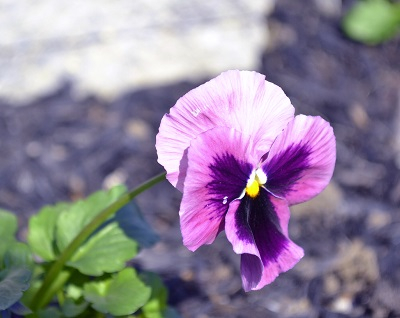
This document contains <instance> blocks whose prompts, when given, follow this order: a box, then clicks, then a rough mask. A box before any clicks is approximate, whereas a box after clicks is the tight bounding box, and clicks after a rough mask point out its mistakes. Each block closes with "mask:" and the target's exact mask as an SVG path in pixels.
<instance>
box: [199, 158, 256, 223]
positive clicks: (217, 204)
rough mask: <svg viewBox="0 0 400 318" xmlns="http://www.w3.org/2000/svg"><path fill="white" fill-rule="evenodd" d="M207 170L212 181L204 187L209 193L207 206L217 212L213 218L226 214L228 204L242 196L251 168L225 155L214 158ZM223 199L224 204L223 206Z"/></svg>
mask: <svg viewBox="0 0 400 318" xmlns="http://www.w3.org/2000/svg"><path fill="white" fill-rule="evenodd" d="M208 168H209V170H210V177H211V179H212V181H211V182H209V183H208V184H207V186H206V187H207V189H208V193H209V200H208V201H207V205H213V210H214V211H216V212H217V213H213V215H214V216H212V218H213V217H219V216H221V215H222V214H224V213H226V212H227V210H228V207H229V203H230V202H231V201H232V200H234V199H237V198H238V197H239V196H240V195H241V194H242V192H243V190H244V189H245V188H246V184H247V180H248V178H249V176H250V174H251V172H252V170H253V167H252V165H251V164H250V163H247V162H244V161H241V160H238V159H236V158H235V157H234V156H233V155H232V154H229V153H225V154H222V155H217V156H215V157H214V161H213V163H212V164H210V165H209V166H208ZM225 197H227V198H226V203H225V204H223V202H224V198H225Z"/></svg>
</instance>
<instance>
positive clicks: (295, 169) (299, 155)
mask: <svg viewBox="0 0 400 318" xmlns="http://www.w3.org/2000/svg"><path fill="white" fill-rule="evenodd" d="M310 154H311V147H310V146H309V145H308V144H292V145H290V146H289V147H287V148H286V149H285V150H283V151H281V152H279V153H278V154H276V155H275V156H274V157H273V158H271V161H270V162H269V163H268V165H266V166H263V170H264V172H265V173H266V175H267V183H266V184H265V187H266V188H267V189H268V190H269V191H271V193H273V194H275V195H276V196H278V197H284V196H285V194H287V193H288V192H290V191H291V190H292V187H293V185H294V184H295V182H296V181H297V180H299V179H300V178H301V177H302V176H303V174H304V172H305V171H306V170H307V169H308V168H309V167H310V164H309V158H310Z"/></svg>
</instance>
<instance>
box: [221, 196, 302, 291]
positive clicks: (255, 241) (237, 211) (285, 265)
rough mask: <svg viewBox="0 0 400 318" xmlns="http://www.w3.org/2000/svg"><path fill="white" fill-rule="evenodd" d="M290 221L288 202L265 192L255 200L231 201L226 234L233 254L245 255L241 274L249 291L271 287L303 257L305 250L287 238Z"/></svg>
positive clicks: (246, 197)
mask: <svg viewBox="0 0 400 318" xmlns="http://www.w3.org/2000/svg"><path fill="white" fill-rule="evenodd" d="M288 221H289V208H288V206H287V203H286V202H285V201H284V200H278V199H276V198H274V197H272V196H271V195H270V194H269V193H268V192H267V191H266V190H264V189H261V191H260V194H259V195H258V196H257V197H256V198H250V197H249V196H244V197H243V198H242V199H241V200H240V203H238V201H234V202H232V204H231V206H230V208H229V211H228V214H227V216H226V222H225V231H226V234H227V238H228V240H229V241H230V242H231V243H232V245H233V249H234V251H235V252H236V253H238V254H242V264H241V272H242V280H243V287H244V289H245V290H246V291H247V290H251V289H260V288H262V287H263V286H265V285H266V284H269V283H270V282H272V281H273V280H274V279H275V278H276V277H277V276H278V275H279V274H280V273H281V272H284V271H287V270H289V269H290V268H292V267H293V266H294V265H295V264H296V263H297V262H298V261H299V260H300V259H301V257H302V256H303V251H302V249H301V248H300V247H298V246H297V245H296V244H294V243H293V242H292V241H290V239H289V238H288V237H287V232H288V229H287V227H288ZM260 266H261V270H260Z"/></svg>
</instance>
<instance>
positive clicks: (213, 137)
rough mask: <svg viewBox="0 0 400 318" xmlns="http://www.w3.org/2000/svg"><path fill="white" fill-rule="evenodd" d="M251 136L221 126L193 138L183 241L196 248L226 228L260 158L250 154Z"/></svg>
mask: <svg viewBox="0 0 400 318" xmlns="http://www.w3.org/2000/svg"><path fill="white" fill-rule="evenodd" d="M251 147H252V143H251V141H250V139H249V138H246V137H244V136H243V135H242V134H241V133H239V132H237V131H235V130H234V129H232V128H226V127H217V128H214V129H211V130H209V131H207V132H205V133H202V134H200V135H199V136H198V137H197V138H196V139H194V140H192V142H191V144H190V147H189V150H188V158H189V161H188V162H189V167H188V170H187V177H186V180H185V184H184V191H183V198H182V203H181V209H180V212H179V214H180V217H181V230H182V236H183V243H184V245H186V246H187V247H188V248H189V249H190V250H192V251H194V250H196V249H197V248H198V247H200V246H201V245H203V244H210V243H212V242H213V241H214V239H215V237H216V236H217V234H218V233H219V231H220V230H222V229H223V222H224V218H225V214H226V212H227V210H228V208H229V204H230V203H231V202H232V201H233V200H234V199H236V198H238V197H239V196H240V195H241V194H242V193H243V191H244V189H245V187H246V184H247V181H248V178H249V176H250V174H251V172H252V170H253V169H254V167H255V166H256V164H257V162H258V159H256V158H252V157H251V156H249V157H248V158H247V157H246V154H248V151H249V149H251Z"/></svg>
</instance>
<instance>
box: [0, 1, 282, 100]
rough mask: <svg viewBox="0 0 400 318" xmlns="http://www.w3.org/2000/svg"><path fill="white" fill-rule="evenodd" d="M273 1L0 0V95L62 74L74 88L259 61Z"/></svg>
mask: <svg viewBox="0 0 400 318" xmlns="http://www.w3.org/2000/svg"><path fill="white" fill-rule="evenodd" d="M273 3H274V0H252V1H251V2H249V1H245V0H238V1H229V0H212V1H201V0H193V1H177V0H160V1H157V2H152V1H145V0H135V1H130V0H121V1H104V0H102V1H95V0H88V1H77V0H73V1H67V0H61V1H51V0H38V1H35V2H31V1H27V0H22V1H10V0H0V30H1V36H0V68H1V70H2V71H1V72H0V98H2V99H5V100H7V101H9V102H19V103H21V102H26V101H28V100H29V99H31V98H33V97H37V96H41V95H43V94H48V93H49V92H51V91H53V90H54V89H56V88H57V87H59V86H60V85H61V84H62V82H63V81H64V82H65V81H70V82H72V83H73V89H74V92H75V93H76V94H78V95H84V96H85V95H88V94H89V95H90V94H94V95H99V96H101V97H103V98H107V99H112V98H114V97H115V96H117V95H119V94H121V93H123V92H125V91H130V90H132V89H136V88H138V87H143V86H151V85H160V84H166V83H170V82H176V81H178V80H185V79H199V78H204V77H212V76H214V75H217V74H218V73H220V72H221V71H224V70H227V69H232V68H238V69H256V68H258V67H259V60H260V56H261V54H262V51H263V49H264V48H265V46H266V44H267V41H268V29H267V27H266V23H265V22H266V21H265V15H266V14H267V13H268V12H269V11H270V10H271V9H272V7H273Z"/></svg>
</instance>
